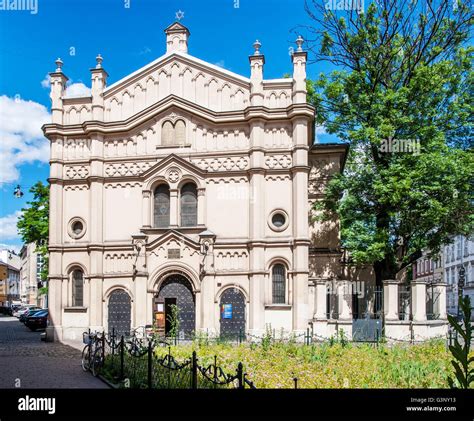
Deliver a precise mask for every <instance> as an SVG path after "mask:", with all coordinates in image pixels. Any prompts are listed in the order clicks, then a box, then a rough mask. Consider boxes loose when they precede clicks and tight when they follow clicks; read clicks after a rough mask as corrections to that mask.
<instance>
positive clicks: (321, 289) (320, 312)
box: [314, 279, 327, 320]
mask: <svg viewBox="0 0 474 421" xmlns="http://www.w3.org/2000/svg"><path fill="white" fill-rule="evenodd" d="M315 285H316V288H315V295H316V297H315V298H316V311H315V313H314V319H315V320H327V298H326V296H327V287H326V280H325V279H316V280H315Z"/></svg>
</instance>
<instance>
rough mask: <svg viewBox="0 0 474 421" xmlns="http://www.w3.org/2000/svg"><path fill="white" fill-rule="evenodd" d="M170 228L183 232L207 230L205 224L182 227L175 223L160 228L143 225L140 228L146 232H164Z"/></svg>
mask: <svg viewBox="0 0 474 421" xmlns="http://www.w3.org/2000/svg"><path fill="white" fill-rule="evenodd" d="M170 230H174V231H178V232H182V233H196V232H198V233H199V232H201V231H203V230H206V226H205V225H195V226H192V227H181V226H176V225H175V226H169V227H160V228H156V227H153V228H150V227H142V228H141V229H140V231H141V232H143V233H144V234H162V233H165V232H166V231H170Z"/></svg>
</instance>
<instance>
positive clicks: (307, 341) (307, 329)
mask: <svg viewBox="0 0 474 421" xmlns="http://www.w3.org/2000/svg"><path fill="white" fill-rule="evenodd" d="M306 345H309V327H308V328H306Z"/></svg>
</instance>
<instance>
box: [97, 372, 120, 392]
mask: <svg viewBox="0 0 474 421" xmlns="http://www.w3.org/2000/svg"><path fill="white" fill-rule="evenodd" d="M91 375H92V374H91ZM97 378H98V379H100V380H102V381H103V382H104V383H105V384H106V385H107V386H109V387H110V388H111V389H119V385H117V384H115V383H112V382H111V381H109V380H107V379H106V378H105V377H104V376H102V375H101V374H99V375H98V376H97Z"/></svg>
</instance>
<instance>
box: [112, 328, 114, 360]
mask: <svg viewBox="0 0 474 421" xmlns="http://www.w3.org/2000/svg"><path fill="white" fill-rule="evenodd" d="M114 355H115V328H114V327H113V328H112V357H113V356H114Z"/></svg>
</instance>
